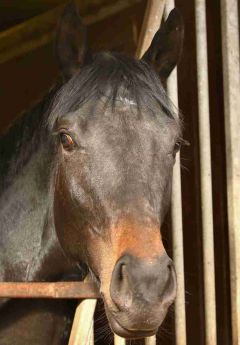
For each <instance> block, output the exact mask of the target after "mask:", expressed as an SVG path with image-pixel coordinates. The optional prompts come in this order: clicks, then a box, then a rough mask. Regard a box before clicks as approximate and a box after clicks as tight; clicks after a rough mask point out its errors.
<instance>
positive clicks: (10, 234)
mask: <svg viewBox="0 0 240 345" xmlns="http://www.w3.org/2000/svg"><path fill="white" fill-rule="evenodd" d="M49 188H50V164H49V157H48V153H47V149H46V148H44V147H39V149H38V150H37V151H36V152H35V153H34V154H33V156H32V157H31V159H30V160H29V161H28V163H27V164H26V165H25V166H24V167H23V168H22V170H21V171H20V172H19V173H18V174H17V176H16V177H15V179H13V180H12V181H11V183H10V184H9V185H8V186H7V188H6V189H5V190H4V191H3V192H2V194H1V197H0V222H1V223H0V224H1V225H0V227H1V231H0V247H1V254H0V255H1V261H2V264H1V263H0V268H2V270H4V275H5V277H4V278H5V279H7V278H8V274H9V271H10V274H11V275H12V277H11V279H20V280H22V279H23V280H25V279H28V278H30V279H31V274H32V270H33V269H34V268H33V265H34V261H35V259H36V258H37V257H38V256H39V255H40V254H41V250H42V247H43V240H44V239H43V231H44V228H45V227H46V223H47V222H48V219H49V214H50V212H51V200H50V198H49V194H50V193H49ZM3 262H4V264H3ZM3 265H4V266H3ZM1 266H2V267H1ZM6 268H7V271H6ZM2 273H3V272H2ZM0 274H1V272H0ZM6 275H7V276H6Z"/></svg>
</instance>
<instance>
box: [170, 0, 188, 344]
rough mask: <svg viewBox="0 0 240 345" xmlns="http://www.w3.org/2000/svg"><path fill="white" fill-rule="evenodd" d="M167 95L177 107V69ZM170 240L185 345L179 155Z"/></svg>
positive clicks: (179, 332)
mask: <svg viewBox="0 0 240 345" xmlns="http://www.w3.org/2000/svg"><path fill="white" fill-rule="evenodd" d="M173 8H174V0H168V1H167V2H166V8H165V16H166V17H167V16H168V14H169V12H170V11H171V10H172V9H173ZM167 90H168V95H169V97H170V99H171V101H172V102H173V103H174V105H175V106H176V107H178V89H177V69H175V70H174V71H173V72H172V74H171V76H170V77H169V78H168V81H167ZM171 215H172V239H173V260H174V265H175V269H176V274H177V286H178V288H177V297H176V300H175V344H176V345H186V343H187V342H186V313H185V282H184V252H183V223H182V190H181V163H180V155H179V154H178V155H177V157H176V162H175V166H174V169H173V181H172V208H171Z"/></svg>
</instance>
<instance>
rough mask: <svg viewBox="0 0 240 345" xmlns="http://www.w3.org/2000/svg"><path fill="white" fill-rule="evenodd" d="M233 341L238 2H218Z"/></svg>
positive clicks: (239, 227) (237, 255) (239, 334)
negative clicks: (220, 22)
mask: <svg viewBox="0 0 240 345" xmlns="http://www.w3.org/2000/svg"><path fill="white" fill-rule="evenodd" d="M221 19H222V56H223V80H224V108H225V109H224V110H225V136H226V161H227V197H228V231H229V252H230V273H231V278H230V279H231V308H232V341H233V345H239V344H240V64H239V59H240V56H239V23H238V0H221Z"/></svg>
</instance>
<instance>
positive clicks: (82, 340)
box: [68, 299, 97, 345]
mask: <svg viewBox="0 0 240 345" xmlns="http://www.w3.org/2000/svg"><path fill="white" fill-rule="evenodd" d="M96 303H97V300H95V299H85V300H83V301H81V302H80V303H79V305H78V307H77V309H76V312H75V316H74V320H73V326H72V330H71V334H70V338H69V342H68V345H94V334H93V328H94V327H93V317H94V312H95V307H96Z"/></svg>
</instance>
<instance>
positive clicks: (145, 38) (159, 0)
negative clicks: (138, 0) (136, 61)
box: [136, 0, 165, 58]
mask: <svg viewBox="0 0 240 345" xmlns="http://www.w3.org/2000/svg"><path fill="white" fill-rule="evenodd" d="M164 5H165V0H148V2H147V7H146V10H145V15H144V20H143V25H142V28H141V32H140V36H139V42H138V46H137V51H136V57H137V58H140V57H142V56H143V54H144V53H145V51H146V50H147V49H148V47H149V46H150V43H151V42H152V39H153V36H154V34H155V33H156V32H157V30H158V29H159V27H160V24H161V20H162V15H163V10H164Z"/></svg>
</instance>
